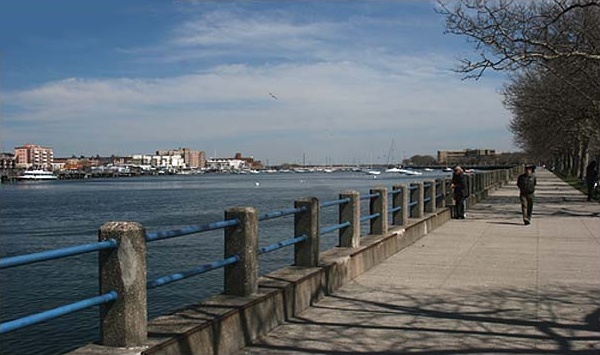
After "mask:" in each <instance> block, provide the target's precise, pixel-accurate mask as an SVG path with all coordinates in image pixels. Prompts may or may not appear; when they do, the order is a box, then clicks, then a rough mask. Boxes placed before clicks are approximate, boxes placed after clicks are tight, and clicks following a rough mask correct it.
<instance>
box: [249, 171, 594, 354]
mask: <svg viewBox="0 0 600 355" xmlns="http://www.w3.org/2000/svg"><path fill="white" fill-rule="evenodd" d="M536 175H537V177H538V186H537V191H536V198H535V205H534V212H533V220H532V224H531V225H529V226H524V225H523V221H522V218H521V214H520V213H521V211H520V204H519V199H518V190H517V188H516V186H515V182H514V181H513V182H511V183H510V184H509V185H507V186H504V187H502V188H500V189H499V190H497V191H495V192H493V193H492V194H491V195H490V197H489V198H488V199H486V200H485V201H483V202H480V203H479V204H477V205H475V206H472V207H471V208H470V209H469V210H468V211H467V219H466V220H451V221H449V222H447V223H445V224H444V225H443V226H441V227H439V228H437V229H435V230H434V231H432V232H430V233H429V234H428V235H426V236H425V237H423V238H422V239H420V240H418V241H417V242H416V243H415V244H413V245H412V246H409V247H408V248H406V249H404V250H402V251H400V252H399V253H397V254H395V255H393V256H392V257H390V258H389V259H387V260H386V261H384V262H383V263H381V264H379V265H378V266H376V267H374V268H372V269H371V270H369V271H368V272H366V273H364V274H362V275H360V276H359V277H357V278H355V279H354V280H353V281H351V282H350V283H349V284H348V285H346V286H344V287H342V288H341V289H339V290H338V291H336V292H335V293H334V294H333V295H330V296H327V297H325V298H323V299H322V300H320V301H319V302H318V303H316V304H314V305H313V307H310V308H309V309H307V310H306V311H304V312H302V313H301V314H300V315H299V316H297V317H295V318H292V319H291V320H289V321H288V322H286V323H285V324H283V325H281V326H279V327H277V328H276V329H275V330H273V331H272V332H270V333H269V335H268V336H265V337H263V338H261V339H260V340H259V341H258V342H256V343H255V344H254V345H252V346H250V347H246V348H244V349H243V350H241V351H240V352H239V353H238V354H246V355H248V354H404V353H414V354H600V326H599V314H600V204H598V203H595V202H592V203H590V202H585V196H584V195H583V194H581V193H580V192H578V191H576V190H574V189H573V188H571V187H570V186H568V185H567V184H565V183H564V182H562V181H561V180H560V179H558V178H557V177H555V176H554V175H553V174H551V173H550V172H548V171H544V170H542V169H540V171H537V173H536Z"/></svg>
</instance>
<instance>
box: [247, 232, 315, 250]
mask: <svg viewBox="0 0 600 355" xmlns="http://www.w3.org/2000/svg"><path fill="white" fill-rule="evenodd" d="M307 239H308V237H307V236H306V235H301V236H299V237H295V238H290V239H286V240H284V241H281V242H279V243H273V244H269V245H265V246H264V247H260V248H258V255H261V254H265V253H270V252H272V251H275V250H279V249H281V248H285V247H288V246H290V245H294V244H296V243H300V242H303V241H305V240H307Z"/></svg>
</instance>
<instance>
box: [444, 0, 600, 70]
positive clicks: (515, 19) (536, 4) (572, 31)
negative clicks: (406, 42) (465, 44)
mask: <svg viewBox="0 0 600 355" xmlns="http://www.w3.org/2000/svg"><path fill="white" fill-rule="evenodd" d="M437 11H438V12H439V13H441V14H443V15H444V16H445V17H446V33H450V34H455V35H460V36H466V37H467V38H468V40H469V41H470V42H472V43H474V45H475V50H476V55H477V59H474V60H472V59H468V58H463V59H462V60H461V66H460V67H459V68H457V71H458V72H461V73H464V74H465V78H475V79H477V78H479V77H481V75H482V74H483V73H484V71H485V70H487V69H492V70H502V71H506V70H508V71H515V70H518V69H522V68H526V67H530V66H532V65H546V64H547V63H549V62H552V61H555V60H559V59H566V58H580V59H585V60H591V61H597V62H600V0H567V1H562V0H552V1H549V0H546V1H510V0H499V1H486V0H460V1H458V2H442V1H440V2H439V7H438V10H437ZM574 18H577V19H578V20H577V21H574V20H573V19H574Z"/></svg>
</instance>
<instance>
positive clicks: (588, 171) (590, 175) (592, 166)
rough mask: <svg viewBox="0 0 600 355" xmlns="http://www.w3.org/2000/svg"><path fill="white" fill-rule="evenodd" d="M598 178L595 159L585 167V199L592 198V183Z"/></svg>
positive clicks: (589, 199)
mask: <svg viewBox="0 0 600 355" xmlns="http://www.w3.org/2000/svg"><path fill="white" fill-rule="evenodd" d="M597 180H598V168H597V167H596V161H595V160H594V161H592V162H591V163H589V164H588V166H587V168H585V184H586V185H587V191H588V195H587V200H588V201H591V200H592V193H593V192H594V184H595V183H596V181H597Z"/></svg>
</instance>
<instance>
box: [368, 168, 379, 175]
mask: <svg viewBox="0 0 600 355" xmlns="http://www.w3.org/2000/svg"><path fill="white" fill-rule="evenodd" d="M366 174H367V175H381V170H373V169H370V170H367V171H366Z"/></svg>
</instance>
